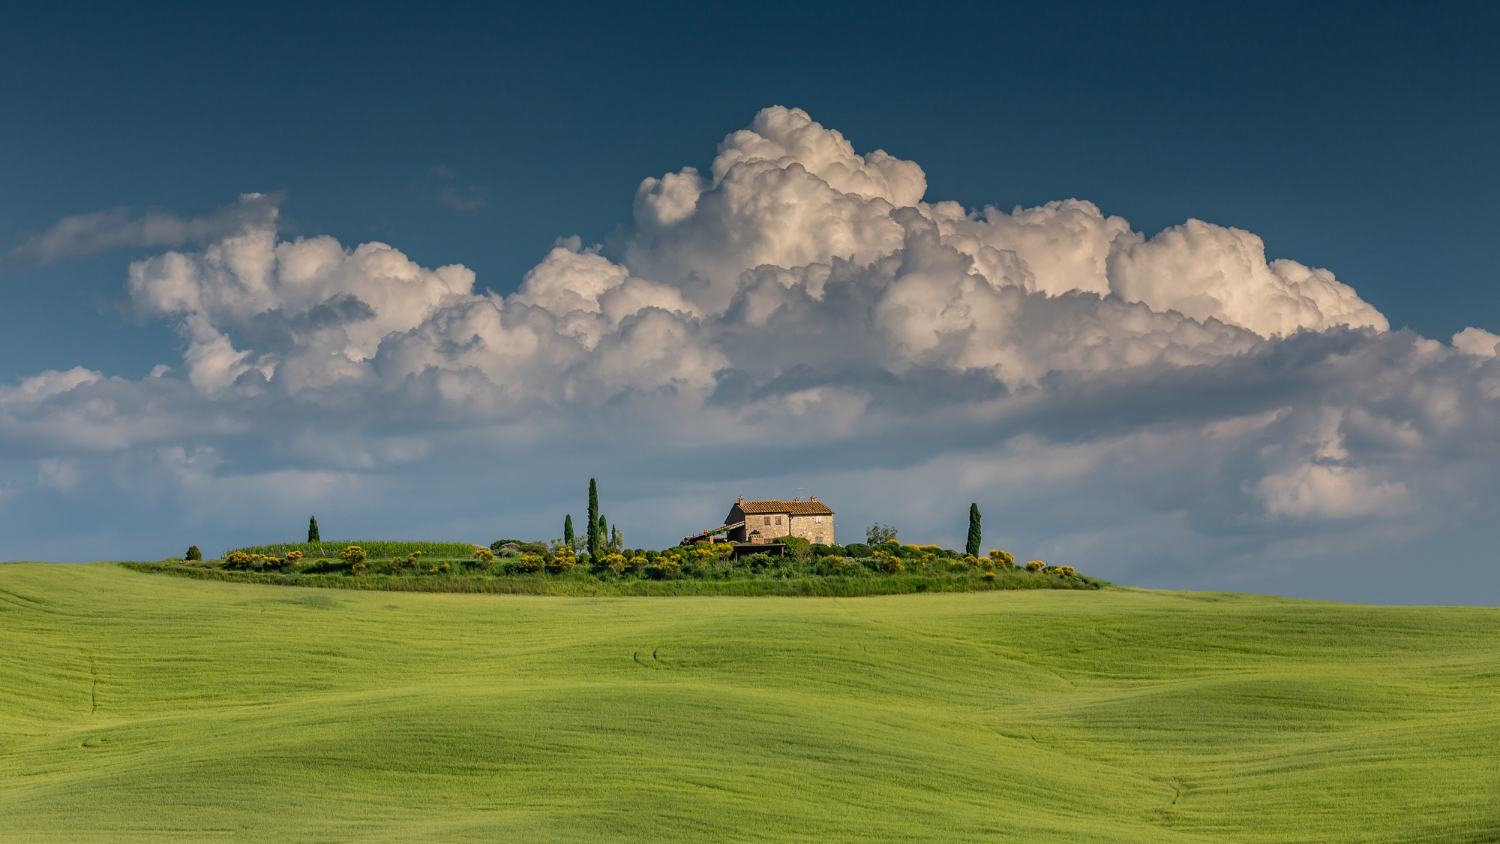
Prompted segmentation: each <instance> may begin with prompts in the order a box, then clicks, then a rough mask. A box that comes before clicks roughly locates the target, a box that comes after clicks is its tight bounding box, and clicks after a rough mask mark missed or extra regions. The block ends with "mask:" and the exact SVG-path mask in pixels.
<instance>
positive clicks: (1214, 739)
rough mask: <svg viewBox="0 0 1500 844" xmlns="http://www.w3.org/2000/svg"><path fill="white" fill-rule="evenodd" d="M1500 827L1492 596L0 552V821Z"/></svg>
mask: <svg viewBox="0 0 1500 844" xmlns="http://www.w3.org/2000/svg"><path fill="white" fill-rule="evenodd" d="M171 838H178V839H181V840H191V841H211V840H245V841H270V840H288V841H295V840H307V841H329V840H344V839H362V840H373V841H412V840H419V839H427V840H435V841H494V840H589V841H593V840H605V839H628V838H629V839H640V840H699V841H707V840H714V841H720V840H723V841H731V840H755V839H760V840H779V841H786V840H809V841H821V840H887V841H901V840H942V841H962V840H996V839H999V840H1015V841H1068V842H1078V841H1165V842H1174V841H1184V842H1185V841H1318V842H1325V841H1398V840H1399V841H1445V842H1446V841H1494V840H1497V839H1500V611H1497V610H1492V609H1432V608H1386V607H1361V606H1348V605H1337V604H1325V603H1314V602H1306V601H1292V600H1284V599H1276V598H1262V597H1249V596H1238V595H1206V594H1174V593H1158V592H1139V591H1123V590H1106V591H1103V592H1094V591H1089V592H1072V591H1042V592H1035V591H1023V592H986V593H964V594H943V595H913V596H897V597H883V598H859V599H823V598H618V599H603V598H595V599H574V598H536V597H519V596H496V595H453V594H440V595H430V594H420V593H378V592H356V591H342V590H339V591H334V590H301V589H288V588H285V587H262V586H251V585H242V584H231V583H219V582H209V581H195V580H185V579H178V578H166V577H158V576H152V575H147V574H139V573H134V572H130V571H127V570H124V569H122V568H119V567H116V566H112V565H92V566H61V565H41V564H36V565H33V564H14V565H5V566H0V839H3V840H8V841H28V842H30V841H89V840H99V841H128V840H161V839H171Z"/></svg>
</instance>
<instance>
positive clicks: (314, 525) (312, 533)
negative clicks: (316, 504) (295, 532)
mask: <svg viewBox="0 0 1500 844" xmlns="http://www.w3.org/2000/svg"><path fill="white" fill-rule="evenodd" d="M307 541H308V542H322V541H323V537H321V536H319V535H318V517H317V516H313V517H312V518H311V519H308V520H307Z"/></svg>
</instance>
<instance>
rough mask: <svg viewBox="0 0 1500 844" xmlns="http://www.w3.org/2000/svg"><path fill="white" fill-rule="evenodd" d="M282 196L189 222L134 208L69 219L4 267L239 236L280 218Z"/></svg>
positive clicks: (1, 261)
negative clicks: (248, 228) (141, 211)
mask: <svg viewBox="0 0 1500 844" xmlns="http://www.w3.org/2000/svg"><path fill="white" fill-rule="evenodd" d="M281 199H282V198H281V196H280V195H279V194H277V195H270V196H267V195H263V194H258V193H252V194H245V195H244V196H241V197H240V201H239V203H238V204H236V205H231V206H229V207H227V208H225V209H223V210H222V211H220V212H219V213H218V214H215V215H214V216H212V217H200V218H196V219H191V220H184V219H181V218H179V217H176V216H174V215H172V214H165V213H162V212H157V211H153V212H146V213H140V212H136V211H132V210H131V209H129V208H116V209H115V210H113V211H100V212H96V213H92V214H78V215H76V216H72V217H64V218H63V219H62V220H59V221H58V222H57V223H56V224H55V225H53V226H52V228H50V229H48V230H46V231H45V232H42V233H41V234H39V235H37V236H36V237H33V238H31V239H30V240H28V241H26V242H25V243H23V244H21V245H20V246H17V247H16V248H14V249H12V250H11V251H10V252H9V253H7V254H6V255H5V256H4V257H0V269H5V268H9V267H23V266H34V265H37V264H47V263H51V262H52V261H56V260H58V259H59V258H71V257H73V256H76V255H87V254H89V253H91V252H102V251H104V250H106V249H114V248H116V247H120V246H147V247H150V246H182V245H183V244H187V243H201V242H204V241H208V240H212V239H215V238H219V237H225V236H228V235H231V234H234V233H236V232H238V231H240V230H241V229H244V228H245V227H247V226H257V225H265V223H266V222H267V221H268V220H272V219H274V218H275V214H276V206H277V204H279V203H280V202H281Z"/></svg>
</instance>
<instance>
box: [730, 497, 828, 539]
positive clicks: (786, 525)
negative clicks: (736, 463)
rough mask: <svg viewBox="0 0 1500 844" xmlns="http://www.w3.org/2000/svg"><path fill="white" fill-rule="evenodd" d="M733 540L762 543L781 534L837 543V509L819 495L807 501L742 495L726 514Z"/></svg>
mask: <svg viewBox="0 0 1500 844" xmlns="http://www.w3.org/2000/svg"><path fill="white" fill-rule="evenodd" d="M724 525H725V526H726V527H728V528H729V540H730V541H731V542H738V543H745V544H751V545H762V544H765V543H768V542H771V541H772V540H774V539H776V538H777V537H779V536H795V537H798V538H799V539H806V540H807V541H808V542H812V543H821V544H823V545H836V544H837V543H836V542H835V541H834V534H833V510H832V509H830V508H829V506H828V505H827V504H824V503H823V502H821V501H819V500H818V497H817V496H816V495H813V496H809V497H808V499H807V500H806V501H803V500H802V499H801V498H793V499H792V500H791V501H746V500H745V496H743V495H742V496H740V498H739V500H738V501H736V502H734V506H732V507H730V508H729V515H728V516H725V517H724Z"/></svg>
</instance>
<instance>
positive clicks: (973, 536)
mask: <svg viewBox="0 0 1500 844" xmlns="http://www.w3.org/2000/svg"><path fill="white" fill-rule="evenodd" d="M979 542H980V533H979V503H978V502H977V501H976V502H975V503H973V504H970V505H969V541H968V542H967V543H965V544H964V551H965V552H966V553H967V554H968V555H969V556H970V557H977V556H979Z"/></svg>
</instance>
